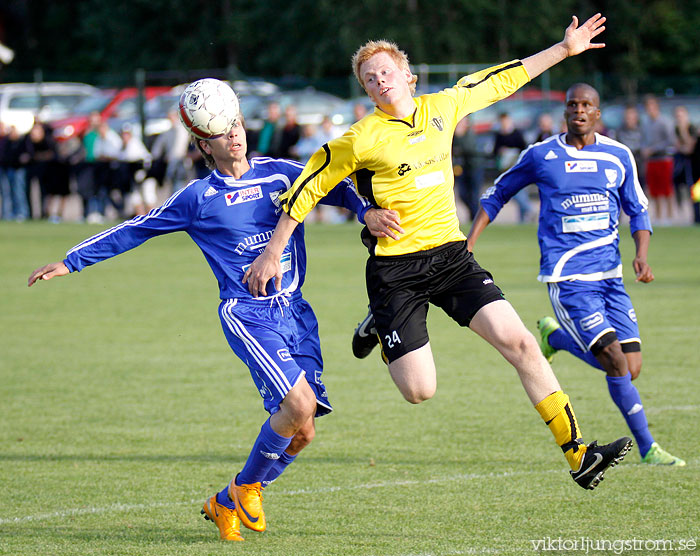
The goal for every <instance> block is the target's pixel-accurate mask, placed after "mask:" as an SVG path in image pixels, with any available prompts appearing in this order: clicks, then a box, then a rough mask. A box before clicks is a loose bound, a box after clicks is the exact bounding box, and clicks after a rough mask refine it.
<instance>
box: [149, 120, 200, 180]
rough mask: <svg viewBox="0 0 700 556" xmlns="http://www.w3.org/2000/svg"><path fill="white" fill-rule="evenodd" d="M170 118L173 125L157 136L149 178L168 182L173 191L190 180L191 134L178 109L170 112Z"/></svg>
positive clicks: (152, 151)
mask: <svg viewBox="0 0 700 556" xmlns="http://www.w3.org/2000/svg"><path fill="white" fill-rule="evenodd" d="M168 119H169V120H170V122H171V123H172V126H171V127H170V129H169V130H167V131H164V132H163V133H161V134H160V135H159V136H158V137H156V140H155V142H154V143H153V148H152V149H151V154H152V157H153V161H152V165H151V169H150V170H149V178H155V179H156V180H157V181H158V183H161V184H163V185H166V184H167V185H168V186H170V187H171V188H172V191H177V190H178V189H182V188H183V187H184V186H185V184H186V183H187V181H188V177H187V166H191V160H190V159H189V158H187V148H188V145H189V141H190V136H189V134H188V133H187V130H186V129H185V128H184V127H183V126H182V124H181V123H180V119H179V117H178V115H177V111H176V110H171V111H170V112H168ZM188 163H189V164H188ZM149 187H150V186H149Z"/></svg>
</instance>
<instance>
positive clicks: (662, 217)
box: [642, 96, 675, 226]
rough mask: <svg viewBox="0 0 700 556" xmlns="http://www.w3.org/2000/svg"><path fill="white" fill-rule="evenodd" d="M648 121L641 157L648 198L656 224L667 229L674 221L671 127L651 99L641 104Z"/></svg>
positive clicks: (643, 135)
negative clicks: (652, 206) (666, 226)
mask: <svg viewBox="0 0 700 556" xmlns="http://www.w3.org/2000/svg"><path fill="white" fill-rule="evenodd" d="M644 108H645V110H646V113H647V116H649V120H648V122H647V124H646V125H645V126H644V128H643V130H642V131H643V134H642V156H643V157H644V160H645V164H646V165H645V175H646V180H647V187H648V188H649V196H650V197H651V200H652V203H653V205H654V216H655V217H656V219H657V221H658V224H660V225H662V226H663V225H669V224H671V222H672V220H673V214H674V210H673V145H674V142H675V140H674V137H673V127H672V126H671V123H670V122H669V121H668V120H667V119H666V118H665V117H664V116H662V115H661V111H660V110H659V102H658V101H657V100H656V98H654V97H653V96H648V97H646V98H645V100H644Z"/></svg>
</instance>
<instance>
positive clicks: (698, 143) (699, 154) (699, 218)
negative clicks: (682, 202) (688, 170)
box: [690, 131, 700, 224]
mask: <svg viewBox="0 0 700 556" xmlns="http://www.w3.org/2000/svg"><path fill="white" fill-rule="evenodd" d="M690 165H691V167H692V169H693V185H692V187H691V190H690V191H691V194H690V198H691V200H692V201H693V221H694V222H695V224H700V131H698V132H696V135H695V148H694V149H693V152H692V153H691V154H690Z"/></svg>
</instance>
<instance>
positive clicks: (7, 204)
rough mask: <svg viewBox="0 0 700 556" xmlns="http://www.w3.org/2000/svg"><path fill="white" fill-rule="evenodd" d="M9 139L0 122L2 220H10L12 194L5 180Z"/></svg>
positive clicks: (8, 182)
mask: <svg viewBox="0 0 700 556" xmlns="http://www.w3.org/2000/svg"><path fill="white" fill-rule="evenodd" d="M9 147H10V137H9V132H8V130H7V128H6V127H5V124H4V123H3V122H0V200H2V213H0V214H1V215H2V219H3V220H12V217H13V214H12V192H11V190H10V181H9V180H8V179H7V171H6V170H5V168H7V166H8V160H7V157H8V154H9V151H10V148H9Z"/></svg>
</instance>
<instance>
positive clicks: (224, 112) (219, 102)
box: [178, 78, 240, 139]
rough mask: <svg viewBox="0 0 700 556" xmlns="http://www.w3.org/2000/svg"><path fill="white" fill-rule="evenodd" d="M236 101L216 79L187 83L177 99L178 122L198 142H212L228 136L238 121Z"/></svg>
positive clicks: (230, 89) (230, 92) (228, 88)
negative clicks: (207, 140)
mask: <svg viewBox="0 0 700 556" xmlns="http://www.w3.org/2000/svg"><path fill="white" fill-rule="evenodd" d="M239 110H240V108H239V104H238V97H237V96H236V93H235V92H234V91H233V89H232V88H231V87H230V86H229V85H228V84H227V83H224V82H223V81H219V80H218V79H211V78H207V79H200V80H198V81H194V82H193V83H190V84H189V85H188V86H187V88H186V89H185V90H184V91H183V93H182V95H180V103H179V109H178V113H179V114H180V121H181V122H182V124H183V125H184V126H185V127H186V128H187V130H188V131H189V132H190V133H191V134H192V135H194V136H195V137H197V138H198V139H214V138H216V137H219V136H221V135H223V134H224V133H227V132H228V131H229V130H230V129H231V126H233V124H234V123H235V122H236V120H237V119H238V117H239V115H240V112H239Z"/></svg>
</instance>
